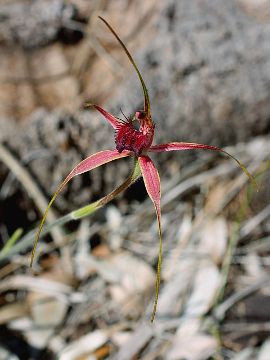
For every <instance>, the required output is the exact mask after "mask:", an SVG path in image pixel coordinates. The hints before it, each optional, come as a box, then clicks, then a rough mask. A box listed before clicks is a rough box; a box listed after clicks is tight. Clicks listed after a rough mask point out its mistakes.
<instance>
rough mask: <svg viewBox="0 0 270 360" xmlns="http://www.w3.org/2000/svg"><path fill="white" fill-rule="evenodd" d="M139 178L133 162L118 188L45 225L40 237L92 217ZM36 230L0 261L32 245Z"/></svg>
mask: <svg viewBox="0 0 270 360" xmlns="http://www.w3.org/2000/svg"><path fill="white" fill-rule="evenodd" d="M140 177H141V173H140V168H139V166H138V163H137V161H136V162H135V166H134V169H133V172H132V174H131V175H130V176H129V177H128V179H126V180H125V181H124V182H123V183H122V184H121V185H120V186H118V187H117V188H116V189H115V190H113V191H112V192H111V193H109V194H108V195H105V196H104V197H102V198H101V199H100V200H97V201H95V202H93V203H91V204H89V205H86V206H83V207H81V208H80V209H77V210H73V211H71V212H70V213H68V214H67V215H64V216H62V217H60V218H58V219H57V220H55V221H53V222H51V223H49V224H48V225H45V226H44V228H43V231H42V233H41V236H40V237H44V236H45V235H47V234H49V233H50V232H51V231H52V229H53V228H55V227H56V226H63V225H65V224H67V223H69V222H71V221H74V220H80V219H82V218H84V217H86V216H90V215H92V214H93V213H94V212H95V211H97V210H98V209H100V208H101V207H103V206H104V205H106V204H108V203H109V202H110V201H112V200H113V199H114V198H115V197H116V196H117V195H118V194H119V193H120V192H122V191H124V190H126V189H127V188H128V187H129V186H130V185H132V184H133V183H134V182H136V181H137V180H138V179H139V178H140ZM36 232H37V229H33V230H31V231H30V232H28V233H27V234H26V235H25V236H23V237H22V238H21V240H20V242H18V243H17V244H16V245H14V246H13V247H12V248H11V249H10V250H9V251H8V253H3V252H1V253H0V261H3V260H7V259H9V258H11V257H12V256H13V255H15V254H18V253H20V252H21V251H24V250H25V249H27V248H28V247H29V246H31V245H33V241H34V240H35V237H36Z"/></svg>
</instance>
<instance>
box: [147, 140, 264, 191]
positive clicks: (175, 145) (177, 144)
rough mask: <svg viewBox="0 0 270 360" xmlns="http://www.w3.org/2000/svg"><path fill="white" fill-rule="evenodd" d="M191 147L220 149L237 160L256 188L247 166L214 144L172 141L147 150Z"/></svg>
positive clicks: (158, 150) (186, 148)
mask: <svg viewBox="0 0 270 360" xmlns="http://www.w3.org/2000/svg"><path fill="white" fill-rule="evenodd" d="M192 149H201V150H213V151H221V152H223V153H224V154H226V155H228V156H229V157H230V158H232V159H233V160H234V161H236V162H237V164H238V165H239V166H240V168H241V169H242V171H243V172H244V173H245V174H246V175H247V176H248V177H249V179H250V180H251V182H252V184H253V186H254V187H255V188H256V189H257V190H258V185H257V183H256V180H255V179H254V177H253V176H252V175H251V174H250V173H249V171H248V170H247V168H246V167H245V166H244V165H243V164H242V163H241V162H240V161H239V160H237V159H236V158H235V157H234V156H233V155H231V154H229V153H228V152H227V151H225V150H223V149H220V148H218V147H216V146H211V145H205V144H197V143H185V142H172V143H168V144H160V145H154V146H151V147H150V149H149V150H148V151H149V152H164V151H175V150H192Z"/></svg>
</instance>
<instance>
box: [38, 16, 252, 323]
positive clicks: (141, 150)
mask: <svg viewBox="0 0 270 360" xmlns="http://www.w3.org/2000/svg"><path fill="white" fill-rule="evenodd" d="M99 18H100V19H101V20H102V21H103V22H104V23H105V25H106V26H107V27H108V28H109V30H110V31H111V32H112V33H113V35H114V36H115V37H116V39H117V40H118V42H119V43H120V45H121V46H122V48H123V49H124V51H125V53H126V55H127V56H128V58H129V60H130V62H131V63H132V65H133V67H134V69H135V71H136V72H137V75H138V77H139V80H140V83H141V86H142V90H143V94H144V109H143V110H140V111H137V112H135V115H134V116H133V118H130V119H127V118H126V119H125V120H121V119H119V118H117V117H115V116H114V115H112V114H110V113H108V112H107V111H105V110H104V109H103V108H101V107H100V106H98V105H94V104H87V106H91V107H94V108H95V109H96V110H98V111H99V112H100V113H101V114H102V115H103V116H104V118H105V119H106V120H107V121H108V122H109V124H110V125H111V126H112V127H113V129H114V131H115V143H116V149H115V150H103V151H100V152H98V153H96V154H94V155H91V156H89V157H88V158H86V159H85V160H83V161H82V162H80V163H79V164H78V165H77V166H76V167H75V168H74V169H73V170H72V171H71V172H70V173H69V175H68V176H67V177H66V179H65V180H64V181H63V183H62V184H61V185H60V186H59V188H58V189H57V190H56V192H55V194H54V195H53V197H52V199H51V201H50V202H49V204H48V207H47V209H46V211H45V213H44V215H43V218H42V220H41V222H40V226H39V229H38V232H37V235H36V240H35V243H34V246H33V250H32V255H31V265H32V263H33V259H34V255H35V250H36V246H37V243H38V240H39V237H40V233H41V230H42V227H43V224H44V222H45V219H46V216H47V213H48V210H49V208H50V207H51V205H52V203H53V202H54V200H55V198H56V197H57V195H58V194H59V193H60V191H61V190H62V189H63V188H64V186H65V185H66V184H67V183H68V182H69V181H70V180H71V179H72V178H73V177H74V176H76V175H80V174H83V173H85V172H87V171H90V170H92V169H94V168H96V167H98V166H101V165H103V164H106V163H108V162H111V161H113V160H117V159H120V158H124V157H134V158H135V166H134V169H133V172H132V174H131V175H130V177H129V178H128V179H127V180H126V181H125V182H124V183H123V184H122V185H120V186H119V187H118V188H117V189H115V190H114V191H113V192H112V193H110V194H109V195H107V196H105V197H104V198H102V199H101V200H99V201H96V202H95V203H94V204H92V205H91V206H92V207H91V209H92V210H93V211H95V210H96V209H98V208H99V207H101V206H103V205H105V204H106V203H108V202H109V201H110V200H112V199H113V198H114V197H115V196H116V195H117V194H119V193H120V192H121V191H123V190H125V189H126V188H127V187H128V186H130V185H131V184H132V183H133V182H134V181H136V180H137V179H138V178H139V177H141V176H142V177H143V181H144V184H145V187H146V190H147V193H148V195H149V197H150V199H151V200H152V202H153V204H154V207H155V211H156V216H157V224H158V233H159V255H158V265H157V278H156V294H155V302H154V308H153V312H152V317H151V321H152V322H153V321H154V318H155V314H156V310H157V304H158V295H159V287H160V279H161V263H162V233H161V210H160V179H159V174H158V170H157V169H156V167H155V165H154V163H153V161H152V160H151V159H150V157H149V156H148V154H149V153H159V152H165V151H176V150H193V149H201V150H214V151H221V152H223V153H225V154H226V155H228V156H230V157H231V158H232V159H234V160H235V161H236V162H237V164H238V165H239V166H240V167H241V169H242V170H243V171H244V172H245V173H246V175H247V176H248V177H249V178H250V179H251V181H252V182H253V183H254V182H255V180H254V179H253V177H252V175H250V173H249V172H248V171H247V169H246V168H245V167H244V166H243V165H242V164H241V163H240V162H239V161H238V160H237V159H236V158H235V157H234V156H232V155H230V154H229V153H227V152H226V151H225V150H223V149H220V148H218V147H216V146H211V145H205V144H197V143H186V142H171V143H166V144H160V145H154V146H152V142H153V137H154V132H155V125H154V123H153V121H152V117H151V111H150V101H149V96H148V91H147V88H146V86H145V83H144V80H143V78H142V76H141V73H140V71H139V69H138V67H137V65H136V64H135V62H134V60H133V58H132V56H131V55H130V53H129V51H128V50H127V48H126V46H125V45H124V43H123V42H122V40H121V39H120V38H119V36H118V35H117V34H116V32H115V31H114V30H113V28H112V27H111V26H110V25H109V24H108V23H107V21H106V20H104V19H103V18H102V17H99ZM136 123H137V124H136ZM135 125H138V126H137V127H136V126H135ZM93 211H92V212H93Z"/></svg>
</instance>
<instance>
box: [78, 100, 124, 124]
mask: <svg viewBox="0 0 270 360" xmlns="http://www.w3.org/2000/svg"><path fill="white" fill-rule="evenodd" d="M85 106H86V107H88V106H89V107H93V108H95V109H96V110H97V111H99V112H100V113H101V114H102V115H103V116H104V117H105V119H106V120H108V122H109V123H110V124H111V125H112V127H113V128H114V129H116V128H117V127H118V126H119V124H120V125H121V124H122V123H121V121H119V119H117V118H116V117H115V116H113V115H112V114H110V113H108V112H107V111H106V110H104V109H102V107H100V106H98V105H95V104H85Z"/></svg>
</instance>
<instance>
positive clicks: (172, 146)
mask: <svg viewBox="0 0 270 360" xmlns="http://www.w3.org/2000/svg"><path fill="white" fill-rule="evenodd" d="M192 149H202V150H215V151H223V150H222V149H219V148H217V147H216V146H211V145H205V144H197V143H185V142H172V143H168V144H160V145H154V146H151V148H150V149H149V150H148V151H151V152H164V151H175V150H192Z"/></svg>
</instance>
